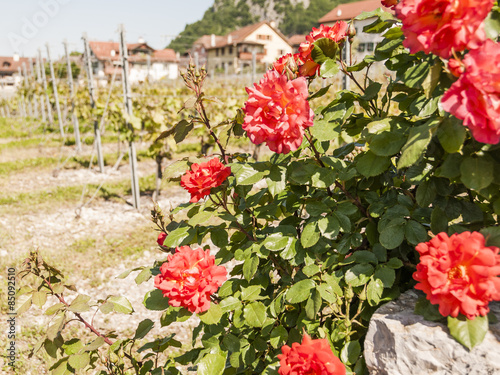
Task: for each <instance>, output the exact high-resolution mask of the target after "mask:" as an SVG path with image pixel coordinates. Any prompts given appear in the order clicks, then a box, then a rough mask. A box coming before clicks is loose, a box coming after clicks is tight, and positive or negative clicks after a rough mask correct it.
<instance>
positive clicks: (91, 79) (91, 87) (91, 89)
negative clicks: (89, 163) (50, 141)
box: [82, 34, 104, 173]
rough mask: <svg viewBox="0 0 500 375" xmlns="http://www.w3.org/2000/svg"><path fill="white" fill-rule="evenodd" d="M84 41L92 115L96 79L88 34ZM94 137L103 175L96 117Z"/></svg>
mask: <svg viewBox="0 0 500 375" xmlns="http://www.w3.org/2000/svg"><path fill="white" fill-rule="evenodd" d="M82 39H83V44H84V48H85V68H86V70H87V78H88V81H89V94H90V106H91V107H92V113H93V112H94V109H95V93H94V77H93V74H92V61H91V56H90V47H89V41H88V39H87V34H83V38H82ZM94 136H95V147H96V149H97V164H98V165H99V170H100V172H101V173H103V172H104V160H103V155H102V144H101V129H100V128H99V121H97V117H95V120H94Z"/></svg>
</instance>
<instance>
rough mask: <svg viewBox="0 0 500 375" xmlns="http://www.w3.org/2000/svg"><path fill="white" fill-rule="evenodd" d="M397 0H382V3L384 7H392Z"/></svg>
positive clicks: (396, 3)
mask: <svg viewBox="0 0 500 375" xmlns="http://www.w3.org/2000/svg"><path fill="white" fill-rule="evenodd" d="M398 1H399V0H382V1H381V2H382V5H383V6H385V7H386V8H390V9H394V7H395V6H396V5H398Z"/></svg>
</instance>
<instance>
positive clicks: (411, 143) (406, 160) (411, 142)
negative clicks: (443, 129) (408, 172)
mask: <svg viewBox="0 0 500 375" xmlns="http://www.w3.org/2000/svg"><path fill="white" fill-rule="evenodd" d="M439 122H440V120H439V119H432V120H430V121H428V122H427V123H425V124H424V125H420V126H416V127H414V128H411V129H410V135H409V137H408V141H407V142H406V144H405V145H404V146H403V149H402V155H401V158H400V159H399V162H398V169H402V168H406V167H409V166H411V165H413V164H415V163H416V162H417V161H418V160H419V159H420V157H421V156H422V155H423V154H424V153H425V151H426V150H427V146H428V145H429V143H430V141H431V139H432V134H433V132H434V129H435V128H436V126H437V125H438V124H439Z"/></svg>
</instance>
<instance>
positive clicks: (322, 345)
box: [278, 334, 346, 375]
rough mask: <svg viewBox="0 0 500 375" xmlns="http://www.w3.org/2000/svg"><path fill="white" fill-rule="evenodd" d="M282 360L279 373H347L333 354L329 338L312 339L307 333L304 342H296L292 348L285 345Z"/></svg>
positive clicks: (328, 374)
mask: <svg viewBox="0 0 500 375" xmlns="http://www.w3.org/2000/svg"><path fill="white" fill-rule="evenodd" d="M281 352H282V353H283V354H279V355H278V359H279V360H280V368H279V369H278V374H279V375H313V374H321V375H345V373H346V369H345V366H344V364H343V363H342V362H340V359H338V358H337V357H336V356H335V354H333V352H332V349H331V348H330V344H329V343H328V340H327V339H317V340H311V338H310V337H309V335H307V334H305V335H304V338H303V339H302V344H299V343H298V342H294V343H293V344H292V347H291V348H290V347H289V346H288V345H284V346H283V347H282V348H281Z"/></svg>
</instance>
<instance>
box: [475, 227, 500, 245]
mask: <svg viewBox="0 0 500 375" xmlns="http://www.w3.org/2000/svg"><path fill="white" fill-rule="evenodd" d="M480 232H481V234H482V235H483V236H484V238H485V239H486V246H496V247H500V227H498V226H497V227H488V228H483V229H481V230H480Z"/></svg>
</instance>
